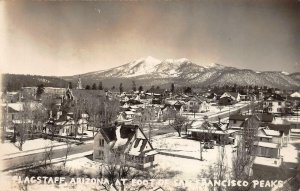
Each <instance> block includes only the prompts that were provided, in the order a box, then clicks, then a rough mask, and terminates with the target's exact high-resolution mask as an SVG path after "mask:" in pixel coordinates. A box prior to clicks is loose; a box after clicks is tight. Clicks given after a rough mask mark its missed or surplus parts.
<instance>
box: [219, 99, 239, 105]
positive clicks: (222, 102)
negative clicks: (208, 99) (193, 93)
mask: <svg viewBox="0 0 300 191" xmlns="http://www.w3.org/2000/svg"><path fill="white" fill-rule="evenodd" d="M235 103H236V102H235V101H234V99H232V98H231V97H222V98H220V99H219V105H233V104H235Z"/></svg>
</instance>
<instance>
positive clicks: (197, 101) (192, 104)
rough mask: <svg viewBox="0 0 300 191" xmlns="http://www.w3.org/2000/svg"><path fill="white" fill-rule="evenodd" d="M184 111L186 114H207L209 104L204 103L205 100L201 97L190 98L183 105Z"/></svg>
mask: <svg viewBox="0 0 300 191" xmlns="http://www.w3.org/2000/svg"><path fill="white" fill-rule="evenodd" d="M184 108H185V111H188V112H194V113H198V112H201V113H203V112H207V111H209V109H210V105H209V103H208V102H207V101H206V98H203V97H195V96H193V97H191V98H190V99H187V101H186V104H185V105H184Z"/></svg>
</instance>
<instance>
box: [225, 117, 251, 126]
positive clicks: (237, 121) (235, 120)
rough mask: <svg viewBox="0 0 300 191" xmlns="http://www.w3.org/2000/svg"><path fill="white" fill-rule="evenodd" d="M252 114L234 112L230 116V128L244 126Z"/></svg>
mask: <svg viewBox="0 0 300 191" xmlns="http://www.w3.org/2000/svg"><path fill="white" fill-rule="evenodd" d="M250 116H251V115H242V114H232V115H230V116H229V124H228V128H231V129H234V128H238V129H240V128H239V127H243V126H244V124H245V121H246V120H247V119H248V118H249V117H250Z"/></svg>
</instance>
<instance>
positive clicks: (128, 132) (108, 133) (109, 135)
mask: <svg viewBox="0 0 300 191" xmlns="http://www.w3.org/2000/svg"><path fill="white" fill-rule="evenodd" d="M137 128H138V126H137V125H121V126H120V138H122V139H130V138H131V137H132V136H133V135H134V134H135V131H136V129H137ZM116 130H117V127H115V126H113V127H105V128H101V129H100V132H101V134H102V135H103V136H104V138H105V140H106V142H107V143H109V142H111V141H116V140H117V134H116Z"/></svg>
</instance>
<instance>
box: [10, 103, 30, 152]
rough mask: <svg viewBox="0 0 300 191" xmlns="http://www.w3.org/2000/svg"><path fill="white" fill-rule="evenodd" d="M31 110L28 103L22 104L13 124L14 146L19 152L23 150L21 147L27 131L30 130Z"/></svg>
mask: <svg viewBox="0 0 300 191" xmlns="http://www.w3.org/2000/svg"><path fill="white" fill-rule="evenodd" d="M31 116H32V108H31V103H30V102H24V103H23V104H22V110H21V111H20V112H19V115H18V120H17V121H16V123H15V124H14V139H15V140H16V141H17V144H15V145H16V146H17V147H18V148H19V150H20V151H22V150H23V145H24V143H25V141H26V140H27V137H28V131H29V129H31V128H32V118H31Z"/></svg>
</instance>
